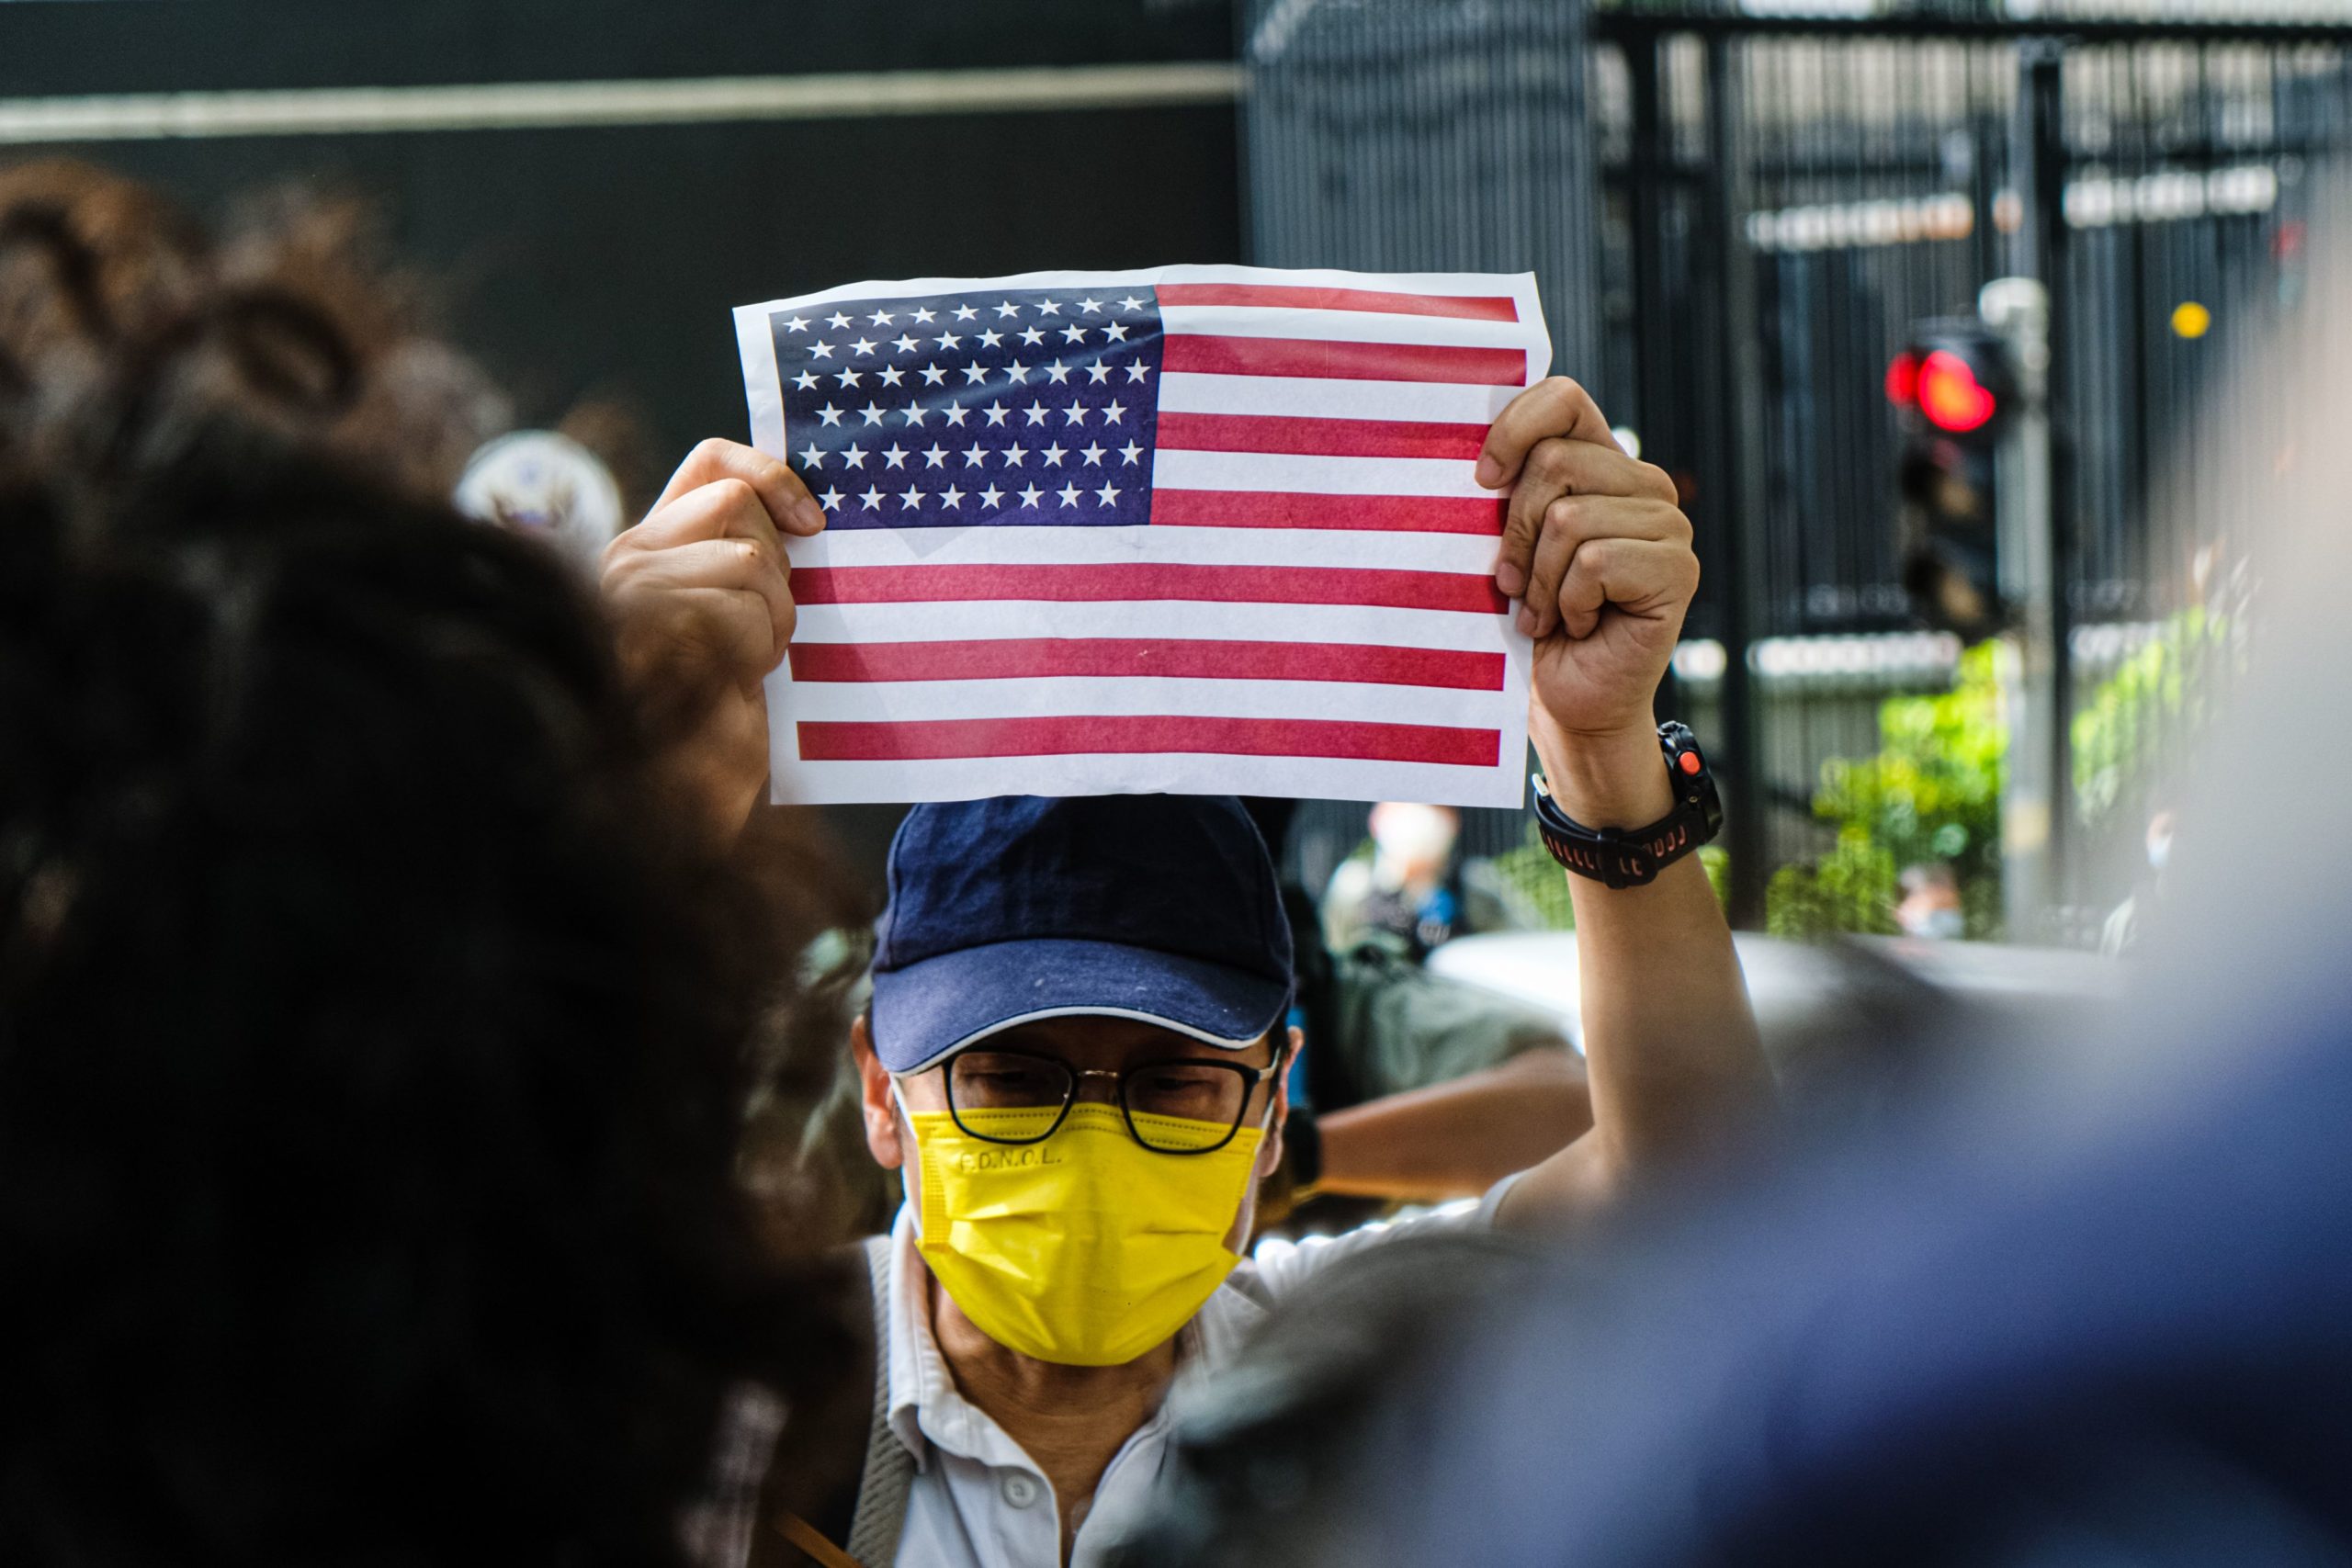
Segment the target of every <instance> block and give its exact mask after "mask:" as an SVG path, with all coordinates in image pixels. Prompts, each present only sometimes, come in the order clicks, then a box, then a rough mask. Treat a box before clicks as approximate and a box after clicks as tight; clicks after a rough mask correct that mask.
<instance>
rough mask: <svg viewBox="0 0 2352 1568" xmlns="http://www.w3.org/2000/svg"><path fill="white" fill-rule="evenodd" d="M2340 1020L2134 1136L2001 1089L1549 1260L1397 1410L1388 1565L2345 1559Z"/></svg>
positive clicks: (2349, 1493)
mask: <svg viewBox="0 0 2352 1568" xmlns="http://www.w3.org/2000/svg"><path fill="white" fill-rule="evenodd" d="M2347 1000H2352V998H2347ZM2346 1021H2352V1006H2346V1007H2339V1008H2334V1009H2329V1010H2325V1011H2323V1012H2318V1013H2311V1012H2305V1011H2302V1010H2297V1013H2296V1015H2294V1016H2290V1017H2286V1018H2281V1019H2277V1020H2273V1021H2270V1022H2271V1023H2272V1024H2273V1025H2274V1027H2275V1029H2276V1032H2277V1033H2278V1037H2279V1038H2280V1039H2281V1040H2282V1041H2283V1042H2284V1043H2282V1044H2281V1045H2279V1046H2278V1047H2277V1048H2275V1049H2273V1050H2270V1051H2268V1052H2266V1053H2261V1054H2259V1055H2254V1056H2252V1057H2250V1058H2241V1059H2240V1060H2239V1061H2238V1062H2237V1063H2236V1065H2235V1066H2234V1068H2233V1071H2232V1072H2231V1073H2229V1074H2228V1075H2227V1076H2226V1077H2220V1078H2202V1077H2200V1078H2197V1079H2195V1080H2191V1079H2189V1078H2187V1077H2175V1078H2173V1079H2172V1080H2171V1081H2169V1082H2167V1083H2165V1085H2163V1086H2162V1088H2161V1089H2160V1090H2159V1091H2158V1092H2157V1100H2158V1103H2154V1104H2150V1105H2146V1106H2142V1107H2139V1108H2136V1109H2127V1110H2125V1111H2123V1113H2122V1114H2120V1115H2118V1114H2115V1111H2116V1110H2117V1108H2116V1107H2115V1106H2114V1105H2113V1104H2112V1103H2111V1102H2110V1103H2109V1104H2108V1105H2105V1106H2101V1105H2100V1104H2099V1103H2098V1096H2097V1095H2096V1094H2090V1093H2086V1092H2084V1091H2085V1090H2086V1089H2088V1086H2087V1085H2082V1084H2076V1085H2071V1086H2055V1087H2054V1088H2053V1087H2052V1086H2048V1085H2047V1084H2046V1083H2044V1084H2043V1086H2042V1087H2041V1089H2023V1091H2022V1096H2021V1095H2020V1094H2018V1093H1992V1094H1987V1095H1985V1096H1984V1097H1982V1098H1980V1099H1977V1100H1974V1101H1973V1103H1972V1105H1971V1106H1970V1108H1969V1109H1968V1110H1967V1111H1965V1112H1964V1113H1962V1114H1958V1115H1954V1116H1951V1117H1949V1118H1941V1119H1939V1120H1938V1122H1936V1124H1935V1125H1934V1126H1932V1127H1930V1128H1928V1129H1925V1130H1924V1131H1923V1130H1921V1129H1917V1128H1909V1129H1904V1130H1902V1131H1901V1132H1899V1133H1896V1134H1891V1135H1889V1136H1887V1137H1885V1138H1883V1140H1880V1141H1877V1142H1875V1143H1874V1144H1873V1145H1871V1146H1870V1147H1867V1148H1864V1149H1861V1150H1859V1151H1851V1152H1845V1153H1840V1154H1837V1155H1833V1156H1826V1158H1824V1159H1823V1160H1822V1161H1821V1162H1820V1163H1819V1164H1817V1165H1816V1166H1815V1167H1814V1168H1812V1169H1811V1170H1809V1171H1807V1172H1806V1173H1804V1175H1803V1176H1802V1177H1800V1178H1799V1179H1797V1180H1795V1181H1793V1182H1792V1183H1790V1184H1787V1185H1784V1186H1782V1187H1781V1188H1780V1189H1778V1190H1774V1191H1773V1192H1771V1193H1770V1195H1769V1196H1768V1197H1765V1198H1763V1199H1760V1200H1758V1201H1751V1202H1747V1203H1741V1204H1736V1205H1732V1206H1729V1207H1723V1208H1718V1209H1715V1210H1713V1211H1712V1212H1711V1213H1709V1215H1708V1217H1707V1218H1706V1219H1704V1220H1703V1221H1702V1222H1701V1223H1700V1224H1696V1225H1694V1226H1691V1227H1690V1228H1686V1229H1682V1230H1679V1231H1678V1232H1676V1233H1674V1234H1673V1235H1672V1236H1671V1238H1670V1239H1668V1240H1664V1241H1661V1242H1657V1243H1654V1244H1651V1245H1650V1246H1648V1247H1645V1248H1644V1249H1642V1250H1641V1251H1639V1252H1637V1253H1636V1254H1635V1255H1634V1256H1633V1257H1631V1258H1622V1259H1619V1260H1617V1262H1616V1266H1615V1267H1613V1268H1612V1269H1611V1271H1610V1273H1609V1274H1608V1276H1607V1277H1606V1279H1605V1280H1596V1278H1595V1277H1594V1276H1593V1275H1592V1274H1591V1273H1590V1272H1589V1269H1584V1268H1566V1269H1562V1270H1561V1271H1559V1272H1558V1273H1556V1274H1555V1276H1554V1278H1553V1280H1552V1281H1551V1283H1550V1284H1549V1285H1548V1286H1547V1287H1546V1288H1544V1290H1542V1291H1540V1292H1537V1293H1536V1296H1535V1298H1534V1299H1532V1300H1530V1301H1525V1302H1522V1303H1518V1304H1517V1305H1516V1306H1514V1307H1512V1308H1510V1309H1508V1310H1507V1311H1506V1312H1504V1313H1503V1314H1500V1315H1499V1316H1498V1317H1497V1318H1496V1319H1494V1320H1492V1321H1490V1322H1489V1323H1487V1325H1485V1326H1484V1331H1483V1332H1480V1333H1477V1334H1475V1335H1474V1336H1473V1337H1472V1339H1471V1343H1470V1346H1469V1348H1468V1349H1467V1351H1466V1353H1465V1356H1464V1359H1463V1364H1461V1365H1456V1366H1453V1367H1451V1368H1449V1369H1448V1370H1447V1372H1446V1376H1445V1379H1444V1381H1445V1382H1446V1384H1447V1385H1448V1386H1447V1389H1446V1392H1444V1393H1442V1394H1440V1395H1438V1396H1437V1402H1436V1409H1435V1411H1434V1412H1433V1411H1432V1408H1431V1404H1430V1401H1429V1400H1428V1399H1425V1398H1419V1397H1416V1398H1410V1399H1400V1400H1399V1401H1398V1402H1397V1407H1396V1408H1395V1410H1394V1411H1393V1413H1392V1416H1391V1418H1390V1419H1389V1421H1388V1422H1387V1424H1386V1430H1385V1432H1384V1433H1383V1434H1382V1435H1381V1437H1380V1438H1377V1439H1375V1442H1374V1447H1375V1449H1376V1450H1386V1451H1385V1452H1383V1453H1380V1454H1379V1457H1378V1458H1377V1459H1376V1460H1375V1461H1374V1462H1372V1463H1370V1464H1368V1465H1366V1466H1364V1467H1363V1473H1365V1474H1367V1475H1380V1474H1386V1475H1390V1476H1394V1475H1396V1474H1397V1473H1400V1472H1405V1473H1412V1474H1415V1475H1416V1476H1418V1477H1419V1484H1417V1485H1416V1486H1415V1487H1414V1488H1413V1489H1412V1490H1411V1492H1410V1493H1409V1494H1408V1495H1400V1494H1397V1493H1395V1492H1391V1493H1389V1494H1387V1495H1388V1496H1389V1497H1390V1498H1391V1499H1392V1502H1391V1503H1390V1504H1389V1505H1388V1506H1385V1507H1383V1506H1380V1505H1379V1504H1378V1503H1376V1502H1375V1501H1374V1499H1372V1498H1371V1497H1369V1496H1367V1497H1366V1498H1364V1499H1363V1500H1361V1501H1362V1504H1363V1506H1365V1507H1366V1508H1368V1509H1370V1510H1371V1515H1370V1521H1371V1522H1370V1529H1371V1535H1370V1537H1369V1539H1372V1540H1385V1543H1386V1549H1385V1550H1384V1551H1381V1552H1380V1553H1378V1556H1377V1560H1380V1561H1387V1562H1437V1561H1455V1562H1480V1563H1496V1564H1518V1563H1527V1564H1534V1563H1569V1562H1574V1563H1579V1564H1590V1563H1611V1564H1689V1563H1700V1562H1792V1563H1793V1562H1806V1563H1827V1562H1872V1563H1881V1562H1954V1563H1962V1562H1965V1563H2033V1562H2133V1563H2176V1562H2179V1563H2186V1562H2313V1563H2317V1562H2352V1332H2347V1324H2352V1163H2347V1161H2346V1159H2345V1157H2344V1124H2345V1120H2346V1112H2347V1111H2352V1052H2347V1051H2346V1032H2347V1031H2346ZM2249 1022H2250V1023H2256V1022H2259V1021H2256V1020H2249ZM2019 1087H2020V1089H2022V1086H2019ZM2110 1087H2112V1085H2111V1080H2110ZM1339 1511H1340V1514H1341V1515H1342V1517H1345V1516H1346V1515H1348V1514H1349V1513H1351V1512H1352V1511H1353V1510H1351V1509H1348V1508H1342V1509H1340V1510H1339ZM1332 1560H1333V1561H1340V1560H1341V1559H1340V1558H1337V1557H1335V1558H1333V1559H1332ZM1360 1560H1372V1559H1360Z"/></svg>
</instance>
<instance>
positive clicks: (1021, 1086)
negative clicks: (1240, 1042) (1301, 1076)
mask: <svg viewBox="0 0 2352 1568" xmlns="http://www.w3.org/2000/svg"><path fill="white" fill-rule="evenodd" d="M1254 1081H1255V1080H1254V1075H1253V1074H1252V1073H1251V1072H1250V1070H1249V1069H1246V1068H1243V1067H1241V1066H1239V1065H1238V1064H1230V1065H1228V1064H1226V1063H1221V1062H1154V1063H1147V1064H1145V1065H1144V1066H1139V1067H1133V1068H1130V1069H1128V1071H1127V1072H1126V1073H1125V1075H1123V1076H1122V1077H1121V1079H1120V1094H1121V1096H1122V1098H1123V1100H1124V1104H1123V1107H1122V1109H1123V1110H1124V1111H1125V1113H1126V1119H1127V1125H1128V1128H1129V1130H1130V1131H1132V1132H1133V1133H1134V1134H1135V1136H1136V1142H1138V1143H1140V1144H1142V1145H1144V1146H1145V1147H1146V1148H1148V1149H1156V1150H1159V1152H1161V1153H1163V1154H1195V1153H1200V1152H1202V1151H1204V1150H1205V1149H1207V1148H1211V1147H1215V1146H1216V1145H1221V1144H1223V1143H1224V1142H1226V1141H1227V1139H1229V1138H1230V1137H1231V1136H1232V1135H1233V1133H1234V1130H1235V1129H1236V1128H1238V1126H1239V1125H1240V1124H1241V1118H1242V1114H1243V1112H1244V1111H1246V1110H1247V1109H1248V1106H1249V1100H1250V1089H1251V1088H1252V1087H1253V1085H1254ZM1077 1082H1078V1079H1077V1076H1076V1075H1075V1074H1074V1073H1072V1072H1071V1070H1070V1068H1069V1066H1068V1065H1067V1064H1065V1063H1062V1062H1057V1061H1055V1060H1053V1059H1052V1058H1050V1057H1046V1056H1032V1055H1025V1054H1023V1053H1020V1052H1012V1051H967V1052H965V1053H964V1054H963V1055H960V1056H957V1057H956V1058H955V1059H954V1060H953V1061H951V1062H950V1063H949V1064H948V1071H947V1108H948V1110H949V1111H952V1112H954V1113H956V1125H957V1126H959V1127H962V1128H963V1129H964V1131H965V1132H967V1133H968V1134H971V1135H972V1136H974V1137H977V1138H983V1139H986V1140H988V1141H989V1142H991V1143H1003V1142H1031V1141H1035V1138H1038V1137H1043V1136H1045V1134H1046V1131H1049V1130H1050V1128H1049V1127H1041V1128H1039V1130H1038V1131H1036V1132H1035V1133H1034V1134H1031V1135H1030V1136H1028V1137H1024V1138H1018V1139H1013V1138H1008V1137H1006V1136H1005V1132H1004V1130H1005V1128H1006V1126H1007V1121H1006V1119H1005V1118H1002V1117H999V1116H991V1117H989V1118H988V1119H987V1122H986V1123H985V1124H967V1122H965V1120H964V1112H966V1111H1050V1112H1054V1113H1056V1114H1058V1112H1059V1111H1061V1109H1062V1108H1063V1107H1064V1106H1066V1105H1068V1104H1069V1102H1070V1100H1071V1099H1072V1098H1073V1097H1074V1096H1075V1094H1076V1092H1077ZM976 1120H977V1119H976ZM1013 1124H1014V1125H1019V1126H1021V1127H1022V1130H1023V1132H1024V1133H1027V1132H1028V1131H1029V1128H1030V1127H1032V1126H1035V1125H1037V1124H1036V1123H1034V1122H1028V1121H1027V1120H1026V1119H1025V1118H1024V1119H1021V1120H1020V1121H1019V1122H1014V1123H1013Z"/></svg>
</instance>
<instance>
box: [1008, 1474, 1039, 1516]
mask: <svg viewBox="0 0 2352 1568" xmlns="http://www.w3.org/2000/svg"><path fill="white" fill-rule="evenodd" d="M1004 1500H1005V1501H1006V1502H1008V1503H1010V1504H1012V1506H1014V1507H1016V1508H1025V1507H1027V1506H1029V1505H1030V1504H1032V1503H1034V1502H1035V1501H1036V1500H1037V1483H1036V1481H1035V1478H1033V1477H1031V1476H1027V1475H1023V1473H1022V1472H1019V1471H1017V1470H1015V1471H1010V1472H1007V1473H1006V1475H1005V1478H1004Z"/></svg>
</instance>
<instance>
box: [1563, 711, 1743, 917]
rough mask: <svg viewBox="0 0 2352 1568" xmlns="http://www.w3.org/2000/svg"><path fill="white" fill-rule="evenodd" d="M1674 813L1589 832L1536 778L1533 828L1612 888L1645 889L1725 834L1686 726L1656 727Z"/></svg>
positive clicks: (1567, 860)
mask: <svg viewBox="0 0 2352 1568" xmlns="http://www.w3.org/2000/svg"><path fill="white" fill-rule="evenodd" d="M1657 739H1658V749H1659V750H1661V751H1662V752H1663V753H1664V754H1665V758H1666V776H1667V782H1668V784H1669V785H1670V786H1671V787H1672V788H1673V791H1674V809H1673V810H1671V811H1669V812H1668V813H1667V814H1666V815H1665V816H1663V817H1661V818H1658V819H1657V821H1655V822H1653V823H1651V824H1650V825H1649V826H1648V827H1646V828H1635V829H1630V830H1629V829H1618V828H1588V827H1586V826H1585V825H1584V824H1582V823H1581V822H1578V821H1577V820H1576V819H1575V818H1572V817H1570V816H1569V815H1568V814H1567V813H1566V812H1565V811H1563V810H1561V809H1560V803H1559V802H1558V801H1556V800H1554V799H1553V798H1552V791H1551V786H1550V785H1549V784H1546V783H1545V782H1544V775H1543V774H1541V773H1538V774H1536V775H1535V779H1534V784H1535V827H1536V830H1537V831H1538V832H1539V833H1541V834H1542V835H1543V837H1544V848H1545V849H1547V850H1549V851H1550V852H1552V858H1553V859H1554V860H1555V861H1558V862H1559V863H1561V864H1562V865H1564V866H1566V867H1567V869H1568V870H1570V871H1572V872H1574V873H1576V874H1577V875H1578V876H1589V877H1590V878H1592V880H1594V881H1595V882H1599V883H1601V884H1603V885H1605V886H1610V887H1642V886H1647V885H1648V884H1650V883H1652V882H1655V881H1657V874H1658V873H1659V872H1661V871H1664V870H1665V869H1666V868H1667V867H1668V866H1669V865H1672V864H1673V863H1675V862H1676V861H1679V860H1680V859H1681V858H1682V857H1683V856H1684V855H1687V854H1689V853H1690V852H1691V851H1693V850H1695V849H1697V848H1698V847H1699V846H1700V845H1702V844H1704V843H1710V842H1713V840H1714V837H1715V835H1716V834H1717V833H1719V832H1721V831H1722V830H1723V823H1724V812H1723V804H1722V802H1721V800H1720V799H1719V798H1718V797H1717V795H1716V794H1715V781H1714V775H1713V774H1712V773H1709V772H1708V771H1707V759H1706V757H1705V755H1704V754H1703V753H1702V752H1701V751H1700V750H1699V741H1698V738H1697V737H1696V736H1694V735H1692V734H1691V728H1690V727H1689V726H1688V725H1682V724H1674V723H1667V724H1661V725H1659V726H1658V727H1657Z"/></svg>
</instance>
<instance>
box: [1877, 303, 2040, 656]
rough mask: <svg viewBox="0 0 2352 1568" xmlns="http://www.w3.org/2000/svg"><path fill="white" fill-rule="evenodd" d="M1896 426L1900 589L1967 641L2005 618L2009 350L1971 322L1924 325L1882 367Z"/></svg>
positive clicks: (2011, 404)
mask: <svg viewBox="0 0 2352 1568" xmlns="http://www.w3.org/2000/svg"><path fill="white" fill-rule="evenodd" d="M1885 386H1886V397H1887V400H1888V401H1889V402H1890V403H1892V404H1894V408H1895V410H1896V412H1897V417H1898V418H1899V419H1900V420H1901V422H1902V445H1901V455H1900V457H1899V458H1898V460H1897V463H1896V467H1895V490H1896V493H1897V495H1898V496H1899V497H1900V501H1901V525H1900V526H1901V537H1902V550H1903V586H1904V590H1905V592H1907V593H1908V594H1909V595H1910V599H1911V604H1912V609H1913V612H1914V613H1915V614H1916V615H1918V616H1919V618H1920V619H1921V620H1923V621H1925V622H1927V623H1928V625H1930V626H1936V627H1939V628H1940V629H1942V630H1945V631H1951V632H1955V633H1958V634H1959V635H1960V636H1962V637H1966V638H1968V639H1970V640H1972V641H1973V640H1974V639H1976V638H1979V637H1989V636H1991V635H1992V634H1993V633H1994V632H1996V631H1998V630H1999V629H2000V628H2001V626H2002V625H2003V624H2004V623H2005V622H2006V620H2007V613H2008V606H2007V605H2005V604H2003V603H2002V599H2001V589H2000V581H2001V580H2000V555H1999V549H1998V536H1999V512H1998V505H1997V501H1998V497H1997V491H1996V479H1995V454H1996V451H1997V450H1998V448H1999V446H2000V442H2001V438H2002V436H2003V434H2004V433H2005V431H2006V429H2007V425H2008V423H2009V421H2010V418H2011V414H2012V411H2013V409H2014V408H2015V406H2016V404H2017V402H2018V384H2017V378H2016V376H2015V374H2014V373H2013V371H2012V370H2011V367H2010V366H2009V363H2008V355H2007V350H2006V349H2005V348H2004V347H2003V345H2002V344H2001V341H2000V339H1999V338H1998V337H1996V335H1995V334H1994V333H1992V332H1991V330H1990V329H1988V328H1986V327H1985V325H1984V324H1983V323H1982V322H1979V321H1976V320H1974V319H1973V318H1968V319H1964V320H1958V321H1922V322H1920V323H1918V324H1917V327H1916V328H1915V330H1914V331H1913V333H1912V334H1911V337H1910V341H1909V342H1908V343H1907V344H1905V347H1904V348H1903V350H1902V352H1900V353H1898V354H1897V355H1895V356H1894V360H1893V361H1892V362H1891V363H1890V364H1889V365H1888V366H1887V370H1886V383H1885Z"/></svg>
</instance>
